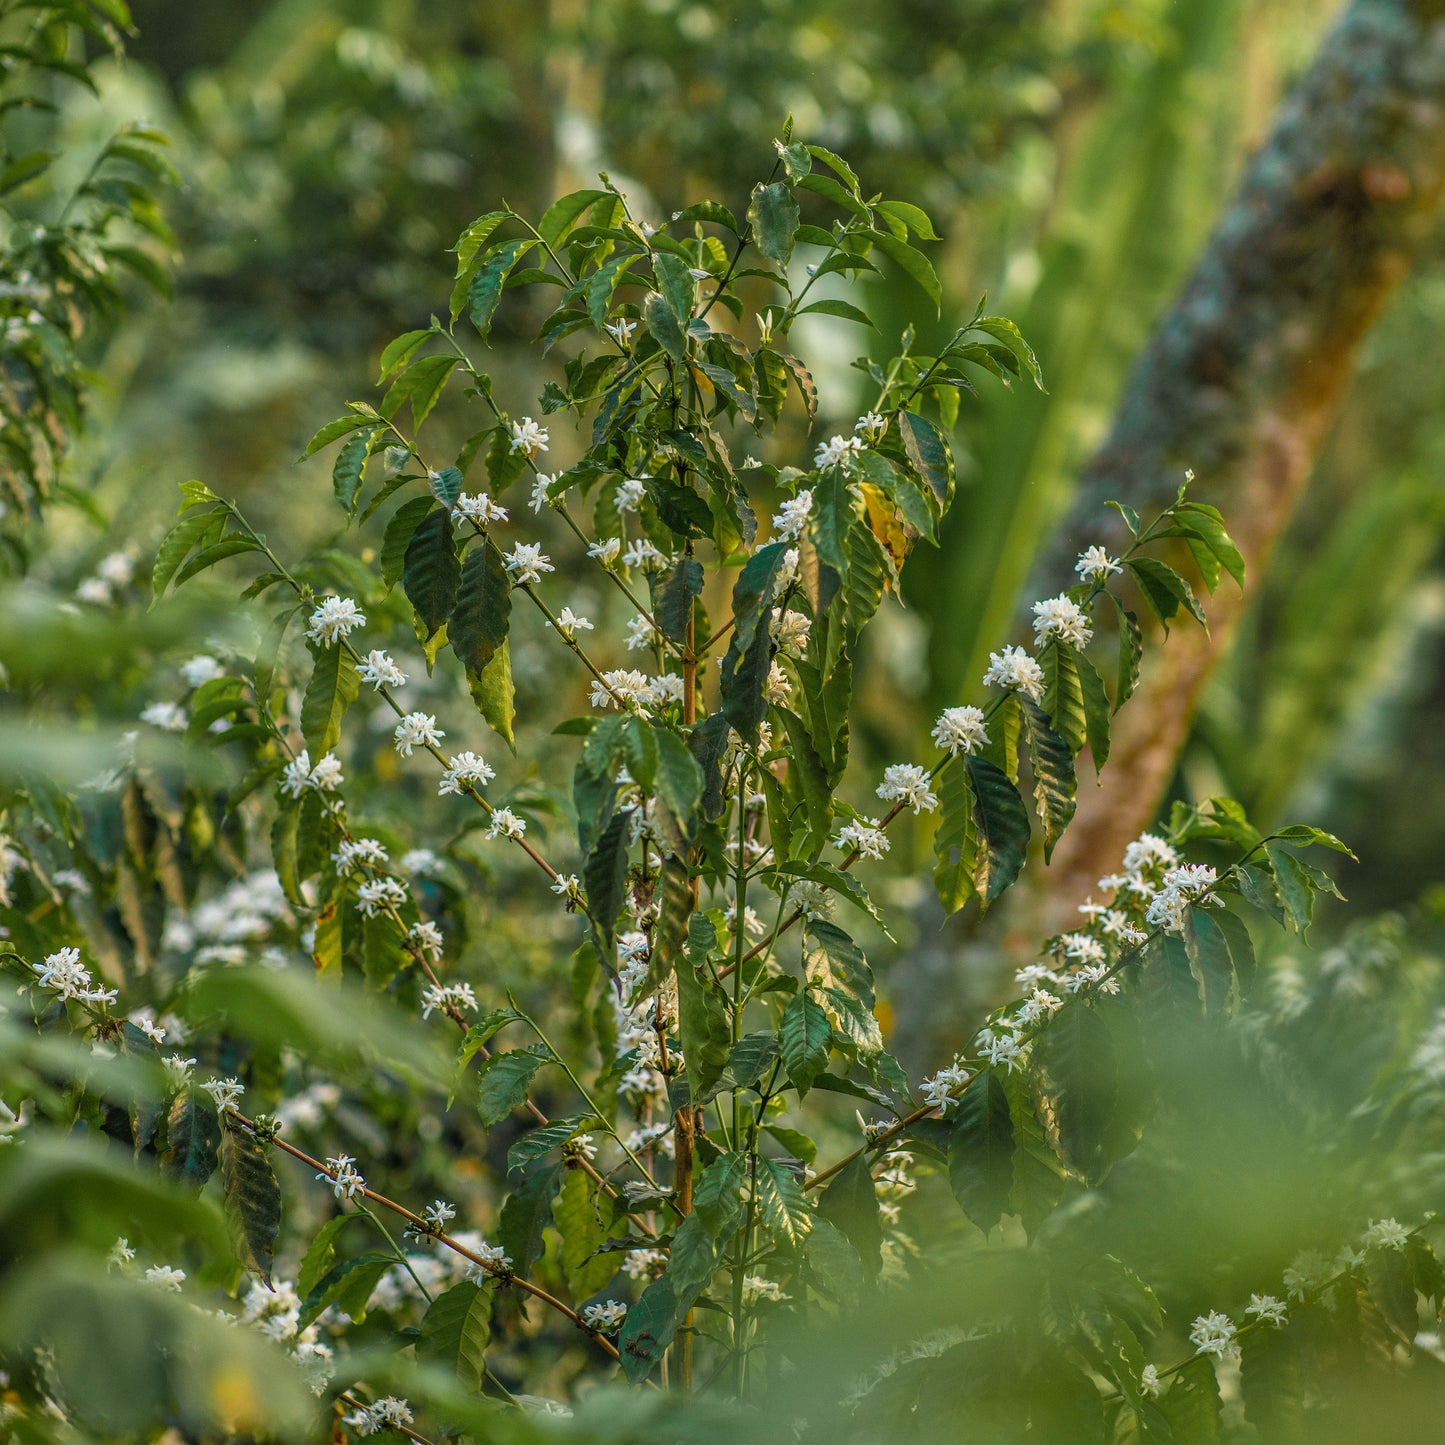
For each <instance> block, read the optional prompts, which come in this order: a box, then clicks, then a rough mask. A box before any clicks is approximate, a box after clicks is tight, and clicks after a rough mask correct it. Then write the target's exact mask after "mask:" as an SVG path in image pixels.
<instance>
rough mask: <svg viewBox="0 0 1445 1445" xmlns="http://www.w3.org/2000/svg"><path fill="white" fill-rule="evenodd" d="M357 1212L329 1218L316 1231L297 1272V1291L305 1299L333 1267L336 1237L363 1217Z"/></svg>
mask: <svg viewBox="0 0 1445 1445" xmlns="http://www.w3.org/2000/svg"><path fill="white" fill-rule="evenodd" d="M363 1217H364V1216H362V1215H357V1214H338V1215H337V1216H336V1217H335V1218H334V1219H328V1220H327V1221H326V1223H325V1224H323V1225H322V1226H321V1228H320V1229H318V1230H317V1231H316V1237H315V1238H314V1239H313V1240H312V1241H311V1243H310V1244H309V1245H307V1247H306V1253H305V1254H304V1255H303V1256H302V1257H301V1266H300V1268H299V1269H298V1270H297V1272H296V1292H297V1294H299V1295H300V1296H301V1298H302V1299H305V1298H306V1296H307V1295H309V1294H310V1293H311V1291H312V1290H313V1289H315V1288H316V1286H317V1284H318V1283H319V1281H320V1280H321V1278H322V1276H323V1275H325V1274H326V1272H327V1271H328V1270H329V1269H330V1268H331V1265H332V1262H333V1261H334V1260H335V1258H336V1237H337V1235H339V1234H340V1233H341V1231H342V1230H343V1229H345V1228H346V1226H347V1225H348V1224H349V1223H350V1222H351V1221H352V1220H353V1219H360V1218H363Z"/></svg>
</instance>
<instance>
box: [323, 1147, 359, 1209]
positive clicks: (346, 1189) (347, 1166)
mask: <svg viewBox="0 0 1445 1445" xmlns="http://www.w3.org/2000/svg"><path fill="white" fill-rule="evenodd" d="M326 1167H327V1169H329V1170H330V1171H331V1172H330V1173H329V1174H318V1175H317V1176H316V1177H317V1178H318V1179H324V1180H326V1181H327V1183H328V1184H330V1185H331V1192H332V1193H333V1194H334V1195H335V1196H336V1197H337V1198H338V1199H355V1198H356V1196H357V1195H358V1194H361V1193H362V1192H363V1191H364V1190H365V1188H366V1180H365V1179H363V1178H362V1177H361V1175H360V1174H358V1173H357V1172H356V1160H355V1159H353V1158H352V1157H351V1156H350V1155H349V1154H338V1155H336V1156H335V1158H328V1159H327V1161H326Z"/></svg>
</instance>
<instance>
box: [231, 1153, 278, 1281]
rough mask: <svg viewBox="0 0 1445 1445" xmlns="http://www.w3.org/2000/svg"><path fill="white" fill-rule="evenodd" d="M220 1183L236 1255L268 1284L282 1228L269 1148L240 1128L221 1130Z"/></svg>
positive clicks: (246, 1267) (243, 1264)
mask: <svg viewBox="0 0 1445 1445" xmlns="http://www.w3.org/2000/svg"><path fill="white" fill-rule="evenodd" d="M221 1187H222V1189H223V1191H224V1197H225V1203H226V1222H227V1223H228V1224H229V1225H230V1227H231V1243H232V1244H233V1245H234V1247H235V1250H236V1258H237V1259H238V1260H240V1261H241V1265H242V1267H243V1268H245V1269H249V1270H251V1271H252V1272H253V1273H255V1274H258V1275H260V1276H261V1278H262V1279H263V1280H264V1281H265V1282H266V1284H268V1285H269V1284H270V1283H271V1265H272V1262H273V1261H274V1259H275V1254H276V1236H277V1235H278V1234H280V1232H281V1186H280V1185H279V1184H277V1182H276V1175H275V1172H274V1171H273V1170H272V1168H271V1161H270V1159H268V1158H267V1157H266V1151H265V1150H264V1149H263V1148H262V1147H261V1145H260V1144H259V1143H257V1141H256V1140H255V1139H253V1138H252V1137H251V1136H250V1135H249V1134H243V1133H241V1132H240V1131H239V1130H237V1129H225V1130H223V1131H222V1133H221Z"/></svg>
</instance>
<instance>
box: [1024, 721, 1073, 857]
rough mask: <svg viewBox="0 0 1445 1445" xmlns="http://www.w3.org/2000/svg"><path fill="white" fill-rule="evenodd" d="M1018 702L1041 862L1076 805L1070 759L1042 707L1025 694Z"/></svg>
mask: <svg viewBox="0 0 1445 1445" xmlns="http://www.w3.org/2000/svg"><path fill="white" fill-rule="evenodd" d="M1020 702H1021V703H1022V705H1023V717H1024V736H1025V738H1026V739H1027V742H1028V754H1029V770H1030V771H1031V772H1032V773H1033V776H1034V806H1035V808H1037V810H1038V815H1039V822H1040V823H1042V824H1043V829H1044V862H1045V863H1047V862H1048V861H1049V859H1050V858H1051V857H1052V856H1053V852H1054V845H1055V844H1056V843H1057V842H1058V841H1059V838H1060V837H1061V836H1062V835H1063V832H1064V829H1065V828H1067V827H1068V826H1069V823H1070V822H1071V821H1072V820H1073V816H1074V810H1075V808H1076V807H1077V801H1076V794H1077V791H1078V784H1077V782H1076V780H1075V777H1074V759H1073V754H1072V753H1070V751H1069V746H1068V744H1067V743H1066V742H1065V741H1064V740H1063V738H1061V737H1060V736H1059V735H1058V733H1056V732H1055V731H1054V730H1053V728H1052V727H1050V726H1049V720H1048V718H1047V716H1046V715H1045V714H1044V711H1043V709H1042V708H1040V707H1039V706H1038V704H1037V703H1035V702H1034V701H1032V699H1030V698H1027V697H1020Z"/></svg>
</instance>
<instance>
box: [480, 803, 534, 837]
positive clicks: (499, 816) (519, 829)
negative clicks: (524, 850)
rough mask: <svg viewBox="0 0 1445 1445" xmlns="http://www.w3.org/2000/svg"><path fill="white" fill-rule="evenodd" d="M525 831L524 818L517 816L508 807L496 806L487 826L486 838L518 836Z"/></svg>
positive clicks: (525, 823)
mask: <svg viewBox="0 0 1445 1445" xmlns="http://www.w3.org/2000/svg"><path fill="white" fill-rule="evenodd" d="M526 831H527V822H526V819H525V818H519V817H518V816H517V815H516V814H515V813H514V812H513V811H512V810H511V809H510V808H498V809H497V810H496V811H495V812H494V813H493V814H492V821H491V823H490V824H489V825H488V827H487V834H486V836H487V837H488V838H520V837H521V836H522V835H523V834H524V833H525V832H526Z"/></svg>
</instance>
